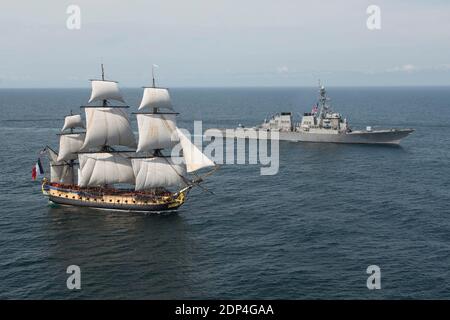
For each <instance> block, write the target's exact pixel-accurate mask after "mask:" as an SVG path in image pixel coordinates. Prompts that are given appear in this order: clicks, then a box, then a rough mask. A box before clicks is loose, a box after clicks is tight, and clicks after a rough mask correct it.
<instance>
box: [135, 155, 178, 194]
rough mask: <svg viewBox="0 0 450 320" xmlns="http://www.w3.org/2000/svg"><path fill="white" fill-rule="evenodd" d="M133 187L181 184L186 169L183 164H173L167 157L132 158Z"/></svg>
mask: <svg viewBox="0 0 450 320" xmlns="http://www.w3.org/2000/svg"><path fill="white" fill-rule="evenodd" d="M131 162H132V166H133V171H134V175H135V177H136V186H135V189H136V190H137V191H138V190H146V189H151V188H156V187H171V186H178V185H181V184H182V183H183V182H184V180H183V176H184V174H185V173H186V169H185V167H184V165H183V164H174V163H173V162H172V161H171V160H170V159H167V158H145V159H132V160H131Z"/></svg>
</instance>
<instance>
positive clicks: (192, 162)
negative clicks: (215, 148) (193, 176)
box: [177, 128, 215, 172]
mask: <svg viewBox="0 0 450 320" xmlns="http://www.w3.org/2000/svg"><path fill="white" fill-rule="evenodd" d="M177 132H178V136H179V138H180V143H181V147H182V149H183V157H184V160H185V162H186V170H187V172H194V171H197V170H200V169H202V168H206V167H213V166H215V163H214V161H212V160H211V159H209V158H208V157H207V156H205V155H204V154H203V153H202V152H201V151H200V150H199V149H198V148H197V147H196V146H195V145H194V144H193V143H192V142H191V139H189V138H188V137H186V136H185V135H184V134H183V132H181V130H180V129H178V128H177Z"/></svg>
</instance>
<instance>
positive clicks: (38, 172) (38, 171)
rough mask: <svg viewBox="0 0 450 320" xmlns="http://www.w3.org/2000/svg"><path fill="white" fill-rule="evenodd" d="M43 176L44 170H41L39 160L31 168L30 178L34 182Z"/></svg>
mask: <svg viewBox="0 0 450 320" xmlns="http://www.w3.org/2000/svg"><path fill="white" fill-rule="evenodd" d="M42 176H44V169H43V168H42V163H41V159H38V161H37V162H36V164H35V165H34V166H33V169H31V178H32V179H33V180H36V179H37V178H38V177H39V178H40V177H42Z"/></svg>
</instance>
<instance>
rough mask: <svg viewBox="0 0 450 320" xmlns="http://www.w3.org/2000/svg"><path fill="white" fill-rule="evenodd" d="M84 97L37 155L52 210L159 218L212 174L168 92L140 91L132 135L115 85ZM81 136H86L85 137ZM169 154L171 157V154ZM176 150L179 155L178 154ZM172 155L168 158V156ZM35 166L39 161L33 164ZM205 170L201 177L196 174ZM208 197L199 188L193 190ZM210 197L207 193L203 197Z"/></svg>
mask: <svg viewBox="0 0 450 320" xmlns="http://www.w3.org/2000/svg"><path fill="white" fill-rule="evenodd" d="M91 86H92V91H91V97H90V99H89V102H88V104H87V105H85V106H81V109H84V112H85V119H86V123H84V122H83V119H82V117H81V115H80V114H70V115H68V116H66V117H65V121H64V126H63V127H62V130H61V133H59V134H58V136H59V150H58V152H56V151H55V150H53V149H52V148H51V147H49V146H47V147H46V148H44V150H45V152H46V154H47V155H48V158H49V164H50V177H45V178H44V179H43V181H42V192H43V194H44V195H45V196H47V197H48V199H49V200H50V201H51V202H53V203H55V204H59V205H70V206H79V207H91V208H98V209H114V210H124V211H143V212H162V211H168V210H170V211H172V210H176V209H178V208H179V207H180V206H181V205H182V204H183V203H184V202H185V201H186V197H187V195H188V192H189V191H190V190H191V188H193V187H194V186H200V183H201V182H202V181H203V178H204V177H205V176H208V175H210V174H211V173H212V172H214V171H215V170H216V169H217V168H218V167H217V166H216V165H215V163H214V162H213V161H212V160H211V159H209V158H208V157H207V156H205V155H204V154H203V153H202V151H201V150H200V149H199V148H198V147H197V146H195V145H194V144H193V143H192V142H191V139H190V137H189V136H188V135H187V134H184V133H183V131H182V130H180V129H179V128H178V127H177V125H176V116H177V115H178V113H177V112H175V111H174V109H173V106H172V103H171V99H170V95H169V91H168V90H167V89H166V88H158V87H156V86H155V78H154V76H153V86H151V87H144V92H143V97H142V101H141V103H140V106H139V108H138V111H137V112H135V113H133V115H134V116H136V118H137V125H138V133H139V137H138V139H137V141H136V138H135V135H134V133H133V131H132V129H131V124H130V120H129V115H128V113H127V112H126V110H127V109H128V108H129V106H128V105H126V104H125V100H124V99H123V96H122V94H121V91H120V89H119V86H118V83H117V82H116V81H112V80H105V77H104V70H103V65H102V78H101V80H91ZM84 129H85V130H84ZM173 151H175V152H173ZM177 151H178V152H177ZM172 155H173V156H172ZM39 163H40V162H39ZM207 167H209V170H208V172H206V173H205V174H204V175H203V176H200V175H198V173H197V171H198V170H201V169H203V168H207ZM200 187H201V188H203V189H204V190H207V189H206V188H204V187H203V186H200ZM208 191H209V190H208Z"/></svg>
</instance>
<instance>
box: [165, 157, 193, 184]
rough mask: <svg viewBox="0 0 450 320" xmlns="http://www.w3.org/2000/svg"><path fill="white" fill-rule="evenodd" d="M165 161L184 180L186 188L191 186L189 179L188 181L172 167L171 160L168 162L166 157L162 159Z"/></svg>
mask: <svg viewBox="0 0 450 320" xmlns="http://www.w3.org/2000/svg"><path fill="white" fill-rule="evenodd" d="M162 158H163V159H164V160H166V162H167V163H168V164H169V166H170V167H171V168H172V169H173V171H175V173H176V174H177V175H178V176H179V177H180V178H181V180H183V182H184V183H185V184H186V186H190V185H191V181H189V180H188V179H186V177H185V176H183V175H182V174H180V173H179V172H178V171H177V170H176V169H175V168H174V167H173V165H172V163H170V161H169V160H167V158H166V157H162Z"/></svg>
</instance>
